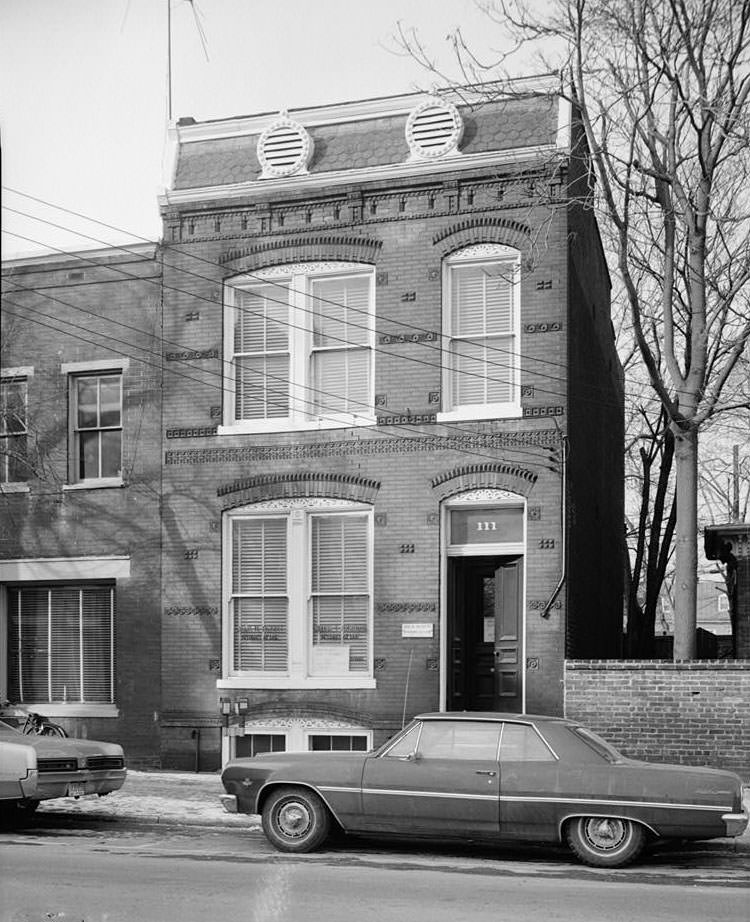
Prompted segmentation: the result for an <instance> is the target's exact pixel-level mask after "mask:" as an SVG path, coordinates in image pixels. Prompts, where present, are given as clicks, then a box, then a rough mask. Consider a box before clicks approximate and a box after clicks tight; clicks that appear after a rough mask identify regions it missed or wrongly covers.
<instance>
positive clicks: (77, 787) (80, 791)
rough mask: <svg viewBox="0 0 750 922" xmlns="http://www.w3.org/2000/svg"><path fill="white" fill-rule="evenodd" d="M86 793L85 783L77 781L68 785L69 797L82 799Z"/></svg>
mask: <svg viewBox="0 0 750 922" xmlns="http://www.w3.org/2000/svg"><path fill="white" fill-rule="evenodd" d="M85 793H86V785H85V783H84V782H83V781H76V782H73V784H69V785H68V797H82V796H83V795H84V794H85Z"/></svg>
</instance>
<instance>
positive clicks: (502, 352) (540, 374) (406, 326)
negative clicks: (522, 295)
mask: <svg viewBox="0 0 750 922" xmlns="http://www.w3.org/2000/svg"><path fill="white" fill-rule="evenodd" d="M3 188H4V189H6V191H9V192H12V193H14V194H15V195H20V196H22V197H24V198H29V199H31V200H32V201H35V202H38V203H39V204H43V205H46V206H48V207H50V208H54V209H57V210H59V211H63V212H65V213H67V214H72V215H74V216H75V217H79V218H82V219H83V220H86V221H89V222H90V223H93V224H100V225H101V226H102V227H106V228H108V229H110V230H115V231H117V232H118V233H128V232H127V231H125V230H124V229H123V228H118V227H116V226H115V225H112V224H107V223H106V222H104V221H99V220H98V219H96V218H92V217H89V216H88V215H84V214H81V213H80V212H77V211H72V210H71V209H68V208H64V207H62V206H59V205H55V204H53V203H51V202H47V201H45V200H44V199H40V198H37V197H35V196H32V195H29V194H28V193H25V192H20V191H18V190H16V189H12V188H10V187H8V186H3ZM3 207H4V208H5V209H6V210H8V211H11V212H13V213H15V214H18V215H21V216H22V217H27V218H30V219H31V220H35V221H38V222H40V223H43V224H48V225H50V226H51V227H55V228H57V229H58V230H64V231H67V232H70V233H74V234H75V235H76V236H79V237H83V238H84V239H86V240H91V241H93V242H94V243H101V244H103V245H105V246H108V247H112V248H114V249H121V250H123V251H125V252H130V250H129V249H128V248H127V246H116V245H113V244H109V243H108V242H107V241H105V240H102V239H101V238H99V237H94V236H91V235H89V234H84V233H83V232H81V231H74V230H72V228H70V227H67V226H65V225H60V224H56V223H55V222H53V221H49V220H47V219H45V218H40V217H37V216H35V215H31V214H29V213H27V212H23V211H18V210H17V209H13V208H10V207H9V206H7V205H4V206H3ZM7 233H11V232H7ZM13 236H20V235H16V234H14V235H13ZM132 236H134V237H136V238H137V239H138V240H141V241H143V242H144V243H152V244H154V241H152V240H148V238H146V237H140V236H139V235H137V234H133V235H132ZM21 239H27V240H29V242H32V243H39V244H40V245H42V246H44V244H43V243H42V242H41V241H36V240H32V239H31V238H23V237H22V238H21ZM155 245H156V244H155ZM162 247H163V248H164V249H169V250H174V251H176V252H179V253H181V254H182V255H185V256H189V257H190V258H191V259H194V260H196V261H199V262H201V263H204V264H206V265H208V266H210V267H211V268H212V269H219V270H220V271H221V272H222V273H226V272H227V271H228V270H227V268H226V267H225V266H222V265H221V264H219V263H217V262H214V261H212V260H209V259H206V258H204V257H201V256H198V255H196V254H195V253H192V252H190V251H189V250H186V249H184V248H178V247H177V246H176V245H175V244H170V243H164V244H162ZM52 249H56V248H54V247H53V248H52ZM58 252H66V251H62V250H60V251H58ZM66 255H69V256H76V254H75V253H71V252H67V253H66ZM163 265H165V266H167V267H168V268H171V269H175V270H177V271H179V272H182V273H184V274H186V275H191V276H193V277H195V278H198V279H200V280H201V281H207V282H210V283H212V284H216V281H217V279H216V278H214V277H210V276H206V275H201V274H200V273H196V272H191V271H190V270H188V269H185V268H184V267H182V266H175V265H174V264H171V263H167V262H166V261H163ZM241 275H242V276H243V277H247V278H250V279H253V280H254V281H258V282H260V283H262V284H265V285H274V286H276V287H278V288H281V289H282V290H283V291H284V292H285V293H287V294H290V293H291V294H296V295H300V296H302V297H306V296H307V292H304V291H300V290H299V289H295V288H294V287H292V286H290V285H285V284H284V283H282V282H279V281H277V280H274V279H265V278H263V277H262V276H259V275H257V274H256V273H253V272H249V271H245V272H242V273H241ZM269 300H273V299H269ZM315 300H316V301H318V302H319V303H323V304H332V305H334V306H336V307H342V305H341V304H339V303H338V302H337V301H332V300H330V299H327V298H316V299H315ZM212 303H214V302H212ZM279 303H282V304H287V303H288V300H287V301H280V302H279ZM359 313H366V312H363V311H359ZM378 319H380V320H383V321H385V322H386V323H391V324H394V325H395V326H397V327H402V328H404V329H406V330H410V331H412V332H415V333H430V334H434V333H435V331H434V330H429V329H427V328H426V327H421V326H418V325H416V324H413V323H410V322H408V321H405V320H402V319H400V318H394V317H389V316H388V315H385V314H382V313H379V314H378ZM437 335H439V337H440V339H441V340H443V339H447V338H449V337H446V336H445V335H444V334H442V333H440V334H437ZM420 345H423V346H424V347H425V348H428V349H432V350H436V351H439V352H441V353H443V352H445V351H446V350H445V349H444V348H443V347H442V346H441V345H434V344H433V343H431V342H429V341H427V342H425V343H421V344H420ZM488 351H490V352H494V353H497V354H499V355H503V356H510V357H511V358H519V359H523V360H525V361H528V362H536V363H539V364H541V365H551V366H554V367H556V368H560V369H563V370H566V369H567V365H566V364H565V363H563V362H554V361H552V360H550V359H544V358H538V357H532V356H529V355H525V354H524V353H522V352H520V351H519V350H511V349H502V348H500V347H497V346H494V347H488ZM413 360H414V359H412V361H413ZM488 364H492V363H491V362H490V363H488ZM498 364H499V367H502V368H505V369H508V368H514V367H515V366H514V365H508V364H502V363H498ZM536 374H537V376H538V377H546V378H549V379H550V380H552V381H560V382H561V383H567V378H565V377H560V376H555V375H550V374H545V373H543V372H536ZM587 386H589V387H591V388H594V389H598V387H599V386H598V385H596V384H591V385H587ZM550 393H553V394H555V393H556V392H554V391H551V392H550Z"/></svg>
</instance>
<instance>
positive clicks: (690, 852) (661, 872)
mask: <svg viewBox="0 0 750 922" xmlns="http://www.w3.org/2000/svg"><path fill="white" fill-rule="evenodd" d="M220 792H221V786H220V782H219V778H218V775H191V774H176V773H162V772H150V773H142V772H131V773H130V775H129V777H128V780H127V782H126V785H125V787H124V788H123V790H122V791H119V792H117V793H115V794H112V795H110V796H108V797H105V798H81V799H79V800H77V801H76V800H70V799H64V800H63V799H61V800H56V801H50V802H48V803H46V804H42V805H41V807H40V809H39V811H38V813H37V815H36V816H35V817H34V818H33V819H32V821H31V822H30V823H29V824H28V825H27V826H25V827H23V828H16V829H6V830H3V831H2V832H0V922H40V920H45V922H49V920H57V922H134V920H138V922H151V920H153V922H172V920H175V922H177V920H179V922H192V920H201V922H211V920H213V919H217V920H218V919H221V920H222V922H225V920H227V922H231V920H234V919H237V920H243V922H270V920H273V922H277V920H278V922H281V920H284V922H286V920H290V922H297V920H300V922H302V920H305V922H306V920H315V919H326V920H329V922H338V920H346V922H351V920H352V919H353V918H355V917H356V918H357V919H358V920H364V919H398V920H401V919H405V918H411V919H414V920H417V922H421V920H423V919H424V920H429V922H442V920H443V919H445V920H447V919H450V920H451V922H456V920H461V922H463V920H474V919H476V920H484V919H490V918H491V919H493V920H498V919H501V920H502V919H505V918H507V919H511V918H512V919H513V920H514V922H517V920H518V919H523V920H524V922H536V920H539V922H542V920H543V922H553V920H578V919H581V920H583V919H586V920H590V919H591V918H592V915H594V916H596V917H597V918H599V917H604V918H607V919H608V920H620V919H621V920H628V922H630V920H633V919H641V920H649V922H662V920H663V922H678V920H679V922H711V920H714V919H715V920H716V922H748V919H750V912H749V911H748V907H750V836H748V835H746V836H743V837H742V838H741V839H739V840H727V839H720V840H714V841H712V842H703V843H690V844H677V845H670V846H669V847H662V848H657V849H655V850H652V851H650V852H648V853H647V854H645V855H644V856H643V858H642V859H641V860H640V861H639V862H638V863H637V864H636V865H634V866H632V867H629V868H625V869H623V870H620V871H601V870H596V869H593V868H587V867H585V866H583V865H580V864H578V863H577V862H575V861H574V860H573V859H572V858H571V856H570V855H569V853H568V852H567V850H566V849H564V848H562V847H541V846H524V847H518V846H513V847H508V846H506V847H502V848H493V847H489V846H486V845H472V844H467V845H449V844H446V843H421V842H420V843H413V842H404V841H387V842H386V841H378V840H373V839H351V840H350V839H344V840H342V841H336V842H333V843H331V844H330V845H328V844H327V845H326V847H325V848H323V849H322V850H321V851H319V852H316V853H313V854H311V855H302V856H289V855H281V854H279V853H278V852H276V851H274V849H273V848H271V846H270V845H269V844H268V843H267V842H266V840H265V837H264V836H263V834H262V832H261V830H260V823H259V819H258V818H257V817H241V816H230V815H229V814H226V813H224V811H223V810H222V808H221V806H220V804H219V802H218V794H219V793H220ZM593 907H595V911H594V910H593Z"/></svg>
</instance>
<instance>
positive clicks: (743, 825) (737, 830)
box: [722, 809, 750, 837]
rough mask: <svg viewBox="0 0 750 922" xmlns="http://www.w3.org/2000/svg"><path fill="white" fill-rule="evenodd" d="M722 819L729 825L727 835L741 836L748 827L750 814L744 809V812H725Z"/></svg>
mask: <svg viewBox="0 0 750 922" xmlns="http://www.w3.org/2000/svg"><path fill="white" fill-rule="evenodd" d="M722 819H723V820H724V825H725V826H726V827H727V836H732V837H734V836H741V835H742V833H743V832H744V831H745V830H746V829H747V824H748V821H749V820H750V814H748V812H747V810H744V809H743V811H742V813H725V814H724V815H723V816H722Z"/></svg>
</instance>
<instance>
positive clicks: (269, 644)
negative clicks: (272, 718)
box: [224, 500, 374, 688]
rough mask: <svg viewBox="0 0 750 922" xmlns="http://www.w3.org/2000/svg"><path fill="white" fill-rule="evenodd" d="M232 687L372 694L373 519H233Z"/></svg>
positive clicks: (262, 511) (338, 508) (309, 512)
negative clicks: (365, 690)
mask: <svg viewBox="0 0 750 922" xmlns="http://www.w3.org/2000/svg"><path fill="white" fill-rule="evenodd" d="M225 547H226V549H227V550H226V553H225V560H224V565H225V585H226V586H227V587H229V591H228V594H227V598H226V605H227V609H226V612H227V614H226V622H225V641H226V642H225V650H226V651H227V659H226V661H225V669H224V675H225V679H226V680H227V683H226V687H232V686H237V687H240V686H243V685H244V686H245V687H251V688H252V687H259V688H262V687H266V688H272V687H304V686H305V685H310V686H315V687H319V688H326V687H330V688H338V687H371V686H374V680H372V665H371V663H372V655H371V649H372V513H371V509H370V507H367V506H364V505H362V504H358V503H338V502H334V503H333V504H332V503H331V501H323V500H321V501H317V502H316V501H314V500H312V501H302V500H299V501H296V500H290V501H288V502H282V503H261V504H257V505H256V506H251V507H247V508H246V509H244V510H240V511H238V512H236V513H233V514H232V515H230V516H228V517H227V524H226V531H225Z"/></svg>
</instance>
